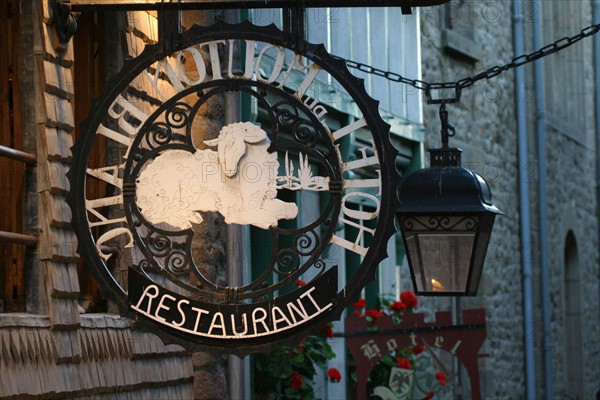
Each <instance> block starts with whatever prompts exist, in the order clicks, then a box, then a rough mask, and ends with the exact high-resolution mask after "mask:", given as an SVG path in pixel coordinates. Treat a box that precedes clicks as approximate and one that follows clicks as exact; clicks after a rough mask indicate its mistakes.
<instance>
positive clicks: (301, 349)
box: [294, 344, 304, 353]
mask: <svg viewBox="0 0 600 400" xmlns="http://www.w3.org/2000/svg"><path fill="white" fill-rule="evenodd" d="M294 347H295V348H296V350H298V352H299V353H302V352H303V351H304V347H302V346H300V345H299V344H297V345H295V346H294Z"/></svg>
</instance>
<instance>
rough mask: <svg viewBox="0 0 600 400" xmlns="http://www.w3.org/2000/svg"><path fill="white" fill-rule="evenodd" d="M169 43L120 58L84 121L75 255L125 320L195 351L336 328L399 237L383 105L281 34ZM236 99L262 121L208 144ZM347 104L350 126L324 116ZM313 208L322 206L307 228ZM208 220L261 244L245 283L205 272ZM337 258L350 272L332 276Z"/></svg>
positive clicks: (206, 32) (251, 30)
mask: <svg viewBox="0 0 600 400" xmlns="http://www.w3.org/2000/svg"><path fill="white" fill-rule="evenodd" d="M176 42H177V43H178V45H177V46H176V48H173V49H169V50H168V51H165V49H164V47H161V46H159V45H156V46H147V47H146V49H145V50H144V52H143V53H142V54H141V55H140V56H139V57H138V58H135V59H133V60H129V61H127V62H126V64H125V65H124V67H123V69H122V70H121V72H120V73H119V74H118V75H117V76H116V77H115V78H114V79H113V80H112V81H111V82H109V84H108V85H107V87H106V89H105V90H104V93H103V94H102V96H101V97H100V98H99V99H97V100H96V102H95V103H94V105H93V107H92V109H93V110H94V111H93V112H92V114H91V115H89V116H88V118H87V119H86V121H85V122H84V124H83V126H82V136H81V137H80V139H79V140H78V142H77V144H76V145H75V146H74V148H73V153H74V161H73V168H72V170H71V172H70V180H71V188H72V189H71V193H70V196H69V203H70V205H71V208H72V210H73V225H74V229H75V230H76V231H77V234H78V238H79V254H81V255H82V256H84V257H85V260H86V264H88V265H89V266H91V267H92V269H93V270H94V271H95V273H96V276H97V277H98V279H99V281H100V283H101V284H102V285H103V287H104V289H105V291H107V293H110V294H111V297H112V299H113V300H114V301H115V302H116V303H117V304H118V305H119V307H120V311H121V313H122V314H123V315H126V316H129V317H130V318H133V319H135V320H136V321H137V322H138V323H139V324H140V326H144V327H146V328H148V329H152V330H153V331H156V332H158V333H159V334H160V335H162V336H163V338H164V339H165V340H167V341H175V342H178V343H181V344H184V345H186V346H188V347H192V348H202V349H205V350H219V351H228V352H232V353H238V354H244V353H248V352H251V351H259V350H263V349H266V348H268V347H270V346H273V345H275V344H278V343H281V342H282V341H289V340H291V339H292V338H294V337H299V336H301V335H304V334H306V333H307V332H309V331H311V330H316V329H318V328H319V327H320V326H322V324H323V323H325V322H327V321H330V320H333V319H337V318H339V316H340V314H341V312H342V311H343V310H344V308H345V307H346V305H347V304H348V303H349V302H351V301H354V300H355V299H356V298H357V297H358V296H359V294H360V291H361V289H362V288H363V287H364V285H365V284H366V283H367V282H369V281H371V280H372V279H373V278H374V274H375V270H376V267H377V264H378V263H379V262H381V261H382V260H383V259H384V258H385V257H386V256H387V253H386V248H387V242H388V240H389V239H390V237H391V236H392V235H393V233H394V231H395V229H394V226H393V220H394V213H395V211H396V209H397V208H398V201H397V196H396V188H397V185H398V180H399V177H398V173H397V172H396V169H395V157H396V154H397V153H396V151H395V149H394V148H393V147H392V145H391V143H390V140H389V132H388V130H389V126H388V125H387V124H385V123H384V122H383V120H382V119H381V117H380V116H379V113H378V110H377V102H376V101H374V100H373V99H371V98H370V97H369V96H368V95H367V93H366V92H365V89H364V85H363V82H362V80H360V79H358V78H356V77H354V76H352V75H351V74H350V73H349V72H348V70H347V68H346V66H345V64H344V61H343V60H340V59H336V58H333V57H331V56H330V55H329V54H328V53H327V52H326V51H325V48H324V47H323V46H322V45H312V44H309V43H305V42H302V41H301V42H298V41H296V40H291V39H290V37H289V35H287V34H284V33H283V32H281V31H279V30H278V29H276V28H275V27H274V26H268V27H256V26H253V25H251V24H249V23H242V24H238V25H228V24H225V23H219V24H217V25H215V26H212V27H202V28H201V27H197V26H195V27H193V28H192V29H190V30H189V31H188V32H186V33H184V34H182V35H181V36H180V38H179V40H178V41H176ZM140 88H142V89H143V90H142V89H140ZM332 89H335V90H332ZM231 92H233V93H239V94H240V95H241V96H242V98H243V99H244V101H245V102H247V103H248V104H256V105H257V108H258V109H259V110H260V112H259V113H258V114H259V115H260V118H257V119H256V118H255V119H252V118H249V117H248V118H246V119H240V120H239V121H234V122H232V123H228V124H223V125H222V126H221V127H220V128H219V129H218V130H219V134H218V136H216V137H210V138H209V137H208V134H207V132H206V129H205V128H204V127H205V126H206V124H205V123H203V116H202V115H203V113H204V110H206V107H207V105H208V104H209V103H210V102H214V100H215V99H217V98H218V97H219V96H222V95H223V94H225V93H231ZM340 93H343V96H341V95H340ZM344 96H345V97H344ZM341 102H349V103H351V104H350V106H348V105H346V107H350V108H351V109H352V113H353V114H354V118H353V119H352V120H346V119H343V120H341V121H340V120H339V119H336V118H333V114H335V112H336V111H335V108H336V106H341V104H340V103H341ZM354 143H360V145H359V146H358V147H356V146H354V145H353V144H354ZM106 149H108V150H106ZM98 152H105V154H106V158H104V159H103V160H102V161H101V162H100V163H98V162H92V161H91V158H90V155H91V154H93V153H95V154H98ZM91 186H95V187H102V188H104V190H102V191H99V190H96V191H94V192H95V193H98V192H101V193H103V195H98V194H95V195H92V194H91V193H92V191H90V190H89V188H90V187H91ZM303 192H304V193H305V194H306V195H305V196H303ZM306 198H309V199H313V201H314V202H315V203H318V205H319V207H318V209H319V212H318V215H316V216H313V217H314V218H312V219H311V220H310V221H307V218H306V217H302V210H303V209H302V204H300V200H301V199H304V201H306V200H305V199H306ZM304 204H306V203H304ZM207 213H218V214H220V215H221V216H222V218H223V219H224V221H225V223H226V224H238V225H249V226H251V227H252V234H256V235H261V238H266V239H265V241H267V242H268V243H266V246H264V247H262V248H261V249H260V251H261V252H262V253H264V254H261V255H262V256H264V257H258V258H262V259H263V260H262V261H261V262H260V265H259V264H257V263H258V261H255V262H254V265H252V270H253V271H254V273H255V275H254V276H252V277H251V279H250V277H248V279H247V281H246V282H245V283H244V284H243V285H242V286H239V287H227V286H223V285H222V284H219V282H217V281H216V280H215V279H211V278H210V277H209V276H206V274H204V273H203V272H202V268H200V264H201V259H200V258H201V256H199V255H198V254H197V252H193V251H192V247H193V243H194V241H195V240H196V239H197V238H196V236H195V235H197V233H195V232H197V230H198V229H197V228H198V227H199V226H201V225H202V224H206V223H207V221H205V220H206V217H207ZM265 249H266V250H265ZM250 250H251V251H255V252H258V251H259V250H258V249H250ZM342 256H345V257H347V258H348V257H354V258H356V259H357V260H358V263H359V266H358V268H356V269H355V271H344V273H343V274H341V273H339V271H338V267H337V264H338V262H340V261H339V260H340V259H341V258H343V257H342ZM256 258H257V257H255V259H256ZM241 267H242V266H240V268H241ZM341 277H344V278H343V279H342V278H341ZM304 282H305V283H304Z"/></svg>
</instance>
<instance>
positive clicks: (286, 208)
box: [261, 199, 298, 220]
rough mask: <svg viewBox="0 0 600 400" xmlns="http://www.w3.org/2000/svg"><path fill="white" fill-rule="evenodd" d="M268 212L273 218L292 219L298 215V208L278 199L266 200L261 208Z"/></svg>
mask: <svg viewBox="0 0 600 400" xmlns="http://www.w3.org/2000/svg"><path fill="white" fill-rule="evenodd" d="M261 208H262V209H264V210H269V212H271V213H272V214H274V215H275V217H276V218H277V219H278V220H280V219H294V218H296V216H297V215H298V206H296V204H294V203H288V202H285V201H283V200H279V199H266V200H265V201H264V202H263V205H262V207H261Z"/></svg>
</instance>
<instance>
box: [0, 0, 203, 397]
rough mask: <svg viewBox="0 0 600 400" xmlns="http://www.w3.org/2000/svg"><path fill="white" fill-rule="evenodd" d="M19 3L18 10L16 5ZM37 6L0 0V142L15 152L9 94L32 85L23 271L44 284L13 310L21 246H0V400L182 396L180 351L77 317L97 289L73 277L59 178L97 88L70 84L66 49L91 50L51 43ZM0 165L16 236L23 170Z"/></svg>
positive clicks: (7, 220)
mask: <svg viewBox="0 0 600 400" xmlns="http://www.w3.org/2000/svg"><path fill="white" fill-rule="evenodd" d="M21 3H28V4H25V5H26V7H24V4H21ZM47 3H48V2H46V1H44V2H39V1H37V0H10V1H5V2H2V4H1V5H0V18H1V19H2V20H3V21H8V22H7V23H4V22H3V24H2V25H1V26H0V46H1V48H0V51H1V53H2V54H3V55H6V54H8V55H9V56H8V57H5V56H3V57H1V58H0V79H1V82H2V85H1V86H0V91H1V93H2V97H1V99H2V112H1V113H0V126H1V129H2V134H1V135H0V140H1V142H0V145H2V146H7V147H11V148H16V149H20V148H21V137H22V130H21V126H20V124H21V121H22V116H21V113H20V110H21V108H20V103H19V102H20V100H21V99H22V96H24V95H25V94H23V93H20V92H19V82H20V81H19V78H20V79H30V80H31V79H33V80H34V82H35V90H34V93H28V94H27V96H34V97H35V103H36V109H35V120H36V131H35V132H30V135H32V137H34V138H35V141H36V142H37V149H36V152H35V153H36V156H37V164H36V166H35V169H36V170H35V172H36V173H37V174H36V175H37V182H35V184H36V186H37V190H36V196H37V198H36V199H34V200H35V201H36V202H37V204H38V213H37V214H38V216H37V228H38V229H37V248H36V252H35V253H36V256H37V260H38V261H37V262H34V264H33V265H32V268H35V269H39V270H40V271H42V273H43V282H44V286H43V287H42V288H41V290H40V292H41V293H39V294H38V295H39V302H40V304H41V306H39V307H34V308H36V309H39V310H40V313H39V314H33V313H27V314H26V313H23V312H24V311H26V301H25V294H24V290H25V289H24V282H26V280H27V277H26V276H24V274H25V272H24V270H25V269H24V268H23V263H24V260H25V258H26V257H25V255H24V254H25V251H26V248H25V246H24V245H22V244H13V243H7V242H6V241H4V240H3V241H2V242H1V243H0V249H1V253H0V259H1V264H0V266H1V268H0V277H1V283H2V285H1V286H2V288H1V289H0V294H1V295H2V298H3V299H4V301H3V304H2V309H0V371H2V373H1V374H0V398H27V399H54V398H92V399H106V398H111V399H115V398H119V399H148V398H168V399H175V398H191V397H193V394H192V383H193V373H194V371H193V367H192V358H191V355H190V354H189V353H188V352H187V351H185V350H184V349H183V348H181V347H180V346H175V345H164V344H163V343H162V341H161V340H160V339H159V338H158V337H156V336H154V335H152V334H150V333H142V332H138V331H134V330H132V329H131V327H130V321H129V320H128V319H125V318H122V317H119V316H117V315H111V314H98V313H85V310H84V307H82V306H81V304H82V303H83V304H87V303H86V302H85V301H86V297H85V296H82V295H84V294H89V295H91V296H92V297H93V295H94V293H95V291H96V290H97V287H95V286H94V285H95V284H94V283H93V282H91V281H90V279H89V277H87V276H84V277H85V279H82V276H83V274H84V272H83V271H84V269H83V268H82V266H81V265H80V264H81V262H80V261H79V256H78V254H77V253H76V247H77V246H76V243H77V239H76V237H75V235H74V233H73V232H72V230H71V228H70V223H71V209H70V208H69V206H68V205H67V203H66V201H65V198H66V195H67V194H68V192H69V190H70V187H69V181H68V179H67V171H68V170H69V168H70V167H71V159H72V156H71V147H72V145H73V142H74V135H75V133H76V125H77V124H76V122H75V121H76V119H75V116H76V115H78V116H80V115H81V114H82V112H86V107H85V104H87V103H84V102H83V99H85V100H86V101H87V100H89V98H90V97H91V96H92V95H97V91H96V90H97V87H96V88H92V89H91V90H88V89H89V88H82V87H81V86H77V87H76V85H75V84H74V71H77V68H78V66H77V65H76V62H75V60H76V57H75V51H80V53H79V54H78V55H80V54H81V55H82V56H90V54H91V56H92V57H91V58H92V59H93V56H94V48H93V47H92V48H91V49H87V52H86V51H85V50H86V49H85V48H84V46H83V45H81V44H80V45H79V47H78V48H77V49H75V48H74V45H73V42H72V41H71V42H69V43H68V44H66V45H60V44H59V43H58V42H57V40H56V32H55V31H54V27H53V26H52V25H51V24H50V21H51V20H52V15H51V10H50V9H49V8H48V6H47ZM29 8H32V11H33V12H32V14H31V15H25V14H24V13H23V11H22V10H26V9H29ZM30 17H32V18H33V20H34V21H35V22H34V24H33V27H34V37H35V36H37V37H35V39H34V43H31V44H32V47H33V53H34V63H35V65H34V66H35V70H34V71H35V73H34V76H33V77H20V76H19V73H18V72H19V63H21V62H23V58H25V55H24V54H21V52H20V51H19V49H20V48H23V46H20V42H19V25H18V24H19V20H20V19H24V18H30ZM142 17H144V18H146V21H147V20H148V17H149V16H148V14H147V13H144V15H140V16H138V17H135V18H132V19H131V21H132V22H133V23H134V27H135V29H137V30H139V31H140V32H144V33H145V35H146V36H147V37H148V38H151V37H152V35H154V33H153V32H151V31H150V30H149V28H148V26H147V24H146V25H144V26H141V27H137V25H135V23H136V21H142V20H143V18H142ZM85 18H89V16H85ZM84 29H85V28H84ZM131 31H132V32H133V29H132V30H131ZM88 33H90V32H88ZM138 36H139V35H138ZM129 42H130V41H129ZM142 48H143V46H142V47H141V48H138V49H135V50H134V51H141V49H142ZM88 61H90V60H88ZM83 65H84V64H83V63H82V67H80V70H81V71H83V72H82V73H95V71H97V70H96V69H94V68H90V66H89V63H85V68H84V67H83ZM89 82H92V84H94V85H99V77H98V76H92V77H91V79H90V80H89ZM86 91H87V92H86ZM78 96H79V97H78ZM78 101H81V104H79V103H77V102H78ZM76 109H77V111H76ZM82 110H83V111H82ZM0 161H1V164H0V165H1V168H2V171H1V173H2V174H1V175H2V190H0V201H1V205H2V213H1V215H0V230H2V231H8V232H22V231H23V221H24V219H25V220H26V219H27V218H31V216H29V217H28V216H27V215H24V210H23V205H22V204H23V196H24V195H25V194H24V189H23V188H24V180H25V179H26V177H25V169H26V166H25V165H24V164H23V163H19V162H17V161H11V160H8V159H6V158H1V159H0ZM31 175H32V174H31ZM27 177H28V178H30V179H31V177H30V175H27ZM101 189H102V188H96V190H101ZM27 195H31V194H30V193H28V194H27ZM30 200H31V199H30ZM78 263H79V265H78ZM25 271H26V270H25ZM82 286H83V289H84V290H83V292H82ZM42 292H43V293H42ZM86 292H87V293H86ZM82 300H83V301H82ZM88 300H89V299H88ZM46 304H47V307H46ZM44 310H47V311H46V312H45V311H44ZM27 311H29V310H27ZM7 312H11V313H7ZM15 312H19V313H15Z"/></svg>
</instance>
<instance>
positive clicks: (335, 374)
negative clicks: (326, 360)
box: [327, 368, 342, 383]
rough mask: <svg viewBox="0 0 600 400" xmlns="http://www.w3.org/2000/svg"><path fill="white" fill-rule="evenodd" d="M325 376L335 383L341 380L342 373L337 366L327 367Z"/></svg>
mask: <svg viewBox="0 0 600 400" xmlns="http://www.w3.org/2000/svg"><path fill="white" fill-rule="evenodd" d="M327 376H328V377H329V380H330V381H331V382H335V383H337V382H339V381H341V380H342V374H340V371H338V370H337V368H329V369H328V370H327Z"/></svg>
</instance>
